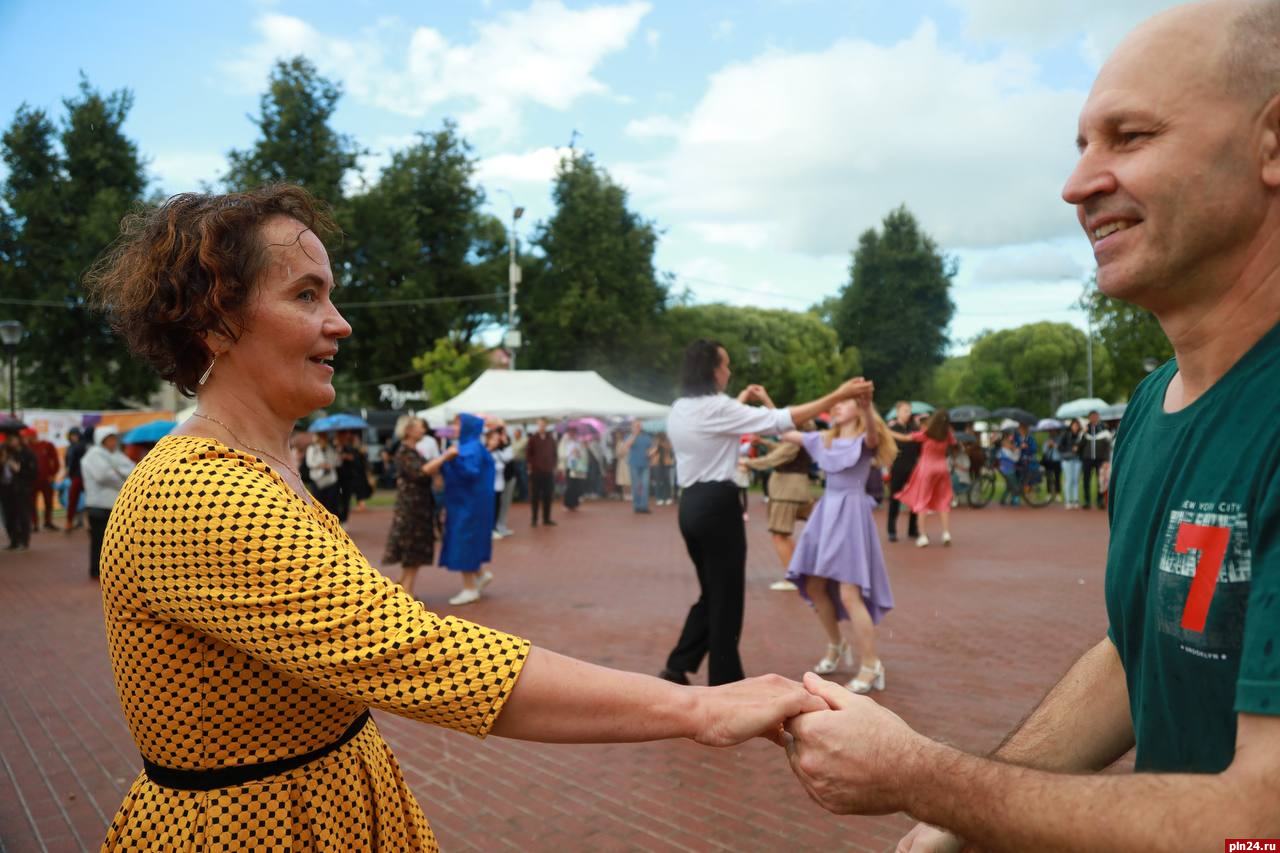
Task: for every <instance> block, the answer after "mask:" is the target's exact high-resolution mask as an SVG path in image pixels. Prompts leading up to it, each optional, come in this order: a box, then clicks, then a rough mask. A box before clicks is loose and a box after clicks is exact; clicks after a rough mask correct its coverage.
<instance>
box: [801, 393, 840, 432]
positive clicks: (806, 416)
mask: <svg viewBox="0 0 1280 853" xmlns="http://www.w3.org/2000/svg"><path fill="white" fill-rule="evenodd" d="M843 399H844V397H843V396H841V394H840V392H839V390H836V391H832V392H831V393H830V394H827V395H826V396H825V397H819V398H818V399H816V400H810V401H809V402H808V403H800V404H799V405H796V406H791V407H790V408H791V422H792V423H793V424H795V425H796V427H797V428H798V427H799V426H800V425H801V424H802V423H804V422H805V421H808V420H812V419H813V418H816V417H817V416H818V415H820V414H822V413H823V412H825V411H827V410H828V409H830V408H831V407H832V406H834V405H835V404H836V403H838V402H840V401H841V400H843Z"/></svg>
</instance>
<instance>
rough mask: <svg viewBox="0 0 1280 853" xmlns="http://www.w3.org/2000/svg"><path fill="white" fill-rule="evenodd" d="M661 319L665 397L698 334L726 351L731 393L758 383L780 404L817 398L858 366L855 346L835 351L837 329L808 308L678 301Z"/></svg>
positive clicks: (673, 389) (670, 392) (672, 394)
mask: <svg viewBox="0 0 1280 853" xmlns="http://www.w3.org/2000/svg"><path fill="white" fill-rule="evenodd" d="M663 324H664V325H665V326H666V329H667V336H668V340H669V341H670V343H669V345H668V346H667V348H666V351H665V353H663V356H664V359H663V361H662V363H664V364H665V365H667V368H666V372H667V376H668V386H669V394H668V395H667V396H668V397H670V396H674V395H675V393H676V385H675V380H676V378H677V374H678V372H679V366H680V359H681V358H682V356H683V352H684V348H685V347H686V346H687V345H688V344H689V343H690V342H692V341H695V340H697V339H698V338H709V339H712V340H716V341H719V342H720V343H722V344H724V346H725V349H726V350H727V351H728V352H729V359H730V364H731V369H732V371H733V377H732V379H731V380H730V386H729V392H730V393H733V394H736V393H738V391H740V390H741V389H742V388H743V387H745V386H747V385H749V384H752V383H758V384H760V385H763V386H764V387H765V389H766V390H767V391H768V392H769V395H770V396H771V397H772V398H773V400H774V402H776V403H777V404H778V405H779V406H785V405H788V404H791V403H796V402H803V401H805V400H812V399H813V398H815V397H820V396H822V395H823V394H825V393H827V392H828V391H830V390H831V389H832V388H834V387H835V386H836V385H837V384H839V383H840V382H841V381H842V380H844V379H847V378H849V377H850V376H854V375H856V374H857V373H858V371H859V359H858V352H857V350H855V349H846V350H845V351H844V352H839V351H838V347H837V344H836V334H835V332H834V331H833V330H832V329H831V327H830V326H828V325H826V324H825V323H823V322H822V319H821V318H820V317H818V316H817V315H816V314H814V313H811V312H799V311H785V310H781V309H766V308H750V307H739V306H733V305H680V306H676V307H673V308H671V309H669V310H668V311H667V313H666V318H665V319H664V321H663ZM753 350H754V353H755V356H756V361H755V363H754V364H753V363H752V358H751V356H752V352H753Z"/></svg>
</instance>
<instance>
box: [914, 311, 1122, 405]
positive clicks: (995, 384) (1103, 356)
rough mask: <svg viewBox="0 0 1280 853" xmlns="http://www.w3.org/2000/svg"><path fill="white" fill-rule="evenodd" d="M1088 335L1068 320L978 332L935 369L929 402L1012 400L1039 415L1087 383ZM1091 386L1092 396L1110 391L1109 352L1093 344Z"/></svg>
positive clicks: (1009, 402)
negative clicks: (965, 347) (964, 349)
mask: <svg viewBox="0 0 1280 853" xmlns="http://www.w3.org/2000/svg"><path fill="white" fill-rule="evenodd" d="M1087 347H1088V339H1087V337H1086V336H1085V333H1084V332H1082V331H1080V330H1079V329H1077V328H1076V327H1075V326H1072V325H1071V324H1069V323H1049V322H1042V323H1030V324H1028V325H1025V326H1019V327H1017V328H1015V329H1001V330H1000V331H998V332H983V333H982V334H981V335H979V336H978V338H977V340H975V341H974V343H973V347H972V348H971V349H970V350H969V354H968V355H967V356H962V357H958V358H954V359H948V360H947V361H946V362H944V363H943V364H942V365H941V366H940V367H939V368H938V369H937V371H936V372H935V374H934V377H933V382H932V383H931V384H930V386H929V388H930V392H931V393H933V394H936V397H935V398H933V399H931V401H930V402H933V403H934V404H935V405H946V406H952V405H956V404H958V403H977V404H978V405H982V406H986V407H988V408H997V407H1000V406H1018V407H1020V408H1023V409H1027V410H1029V411H1032V412H1035V413H1036V414H1038V415H1040V416H1042V417H1043V416H1046V415H1052V414H1053V412H1054V410H1055V409H1057V407H1058V405H1059V404H1061V403H1064V402H1066V401H1067V400H1071V399H1075V398H1077V397H1083V396H1084V395H1085V392H1086V390H1087V385H1088V373H1087V370H1088V368H1087V365H1088V355H1087V352H1086V350H1087ZM1093 387H1094V394H1095V396H1098V397H1103V398H1106V399H1110V398H1111V395H1112V394H1113V371H1112V366H1111V358H1110V356H1109V355H1108V354H1107V351H1106V350H1105V349H1103V348H1102V347H1100V346H1097V345H1096V343H1095V346H1094V348H1093Z"/></svg>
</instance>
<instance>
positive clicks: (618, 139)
mask: <svg viewBox="0 0 1280 853" xmlns="http://www.w3.org/2000/svg"><path fill="white" fill-rule="evenodd" d="M1170 5H1173V4H1172V3H1170V2H1167V0H1126V2H1124V3H1116V2H1114V0H1107V2H1102V0H1077V2H1076V3H1073V4H1062V3H1048V2H1025V0H934V2H912V0H899V2H896V3H886V2H878V0H734V2H721V0H702V2H696V3H691V2H684V0H648V2H644V1H643V0H619V2H607V0H606V2H599V3H586V2H570V1H569V0H510V1H509V2H508V0H474V2H464V0H457V2H453V0H448V1H446V0H418V2H408V0H405V1H404V2H372V1H371V0H369V1H368V2H366V0H347V1H346V2H342V3H328V2H314V0H313V2H308V3H300V2H290V0H277V2H264V0H223V2H220V3H216V4H213V3H210V4H188V3H172V2H164V3H161V2H135V3H130V4H91V3H88V2H78V3H71V4H68V5H67V6H65V7H62V6H50V5H49V4H47V3H43V2H31V0H3V2H0V79H3V80H4V81H5V84H4V85H3V86H2V87H0V118H2V119H3V121H4V123H5V124H6V125H7V124H8V122H9V121H11V120H12V116H13V112H14V110H15V109H16V108H17V107H18V105H19V104H21V103H23V102H26V103H28V104H31V105H34V106H39V107H44V108H46V109H48V110H50V111H51V112H53V113H55V114H58V113H59V112H60V109H61V107H60V100H61V99H62V98H63V97H66V96H69V95H71V94H73V93H74V92H75V88H76V85H77V80H78V75H79V73H80V72H81V71H82V70H83V72H84V73H85V74H86V75H87V76H88V78H89V80H90V81H91V82H92V83H93V84H94V85H95V86H97V87H99V88H101V89H104V90H110V89H116V88H121V87H127V88H129V89H131V90H132V91H133V93H134V96H135V102H134V107H133V111H132V112H131V114H130V118H129V122H128V125H127V127H126V130H127V132H128V133H129V134H130V136H131V137H132V138H133V139H134V140H135V141H137V142H138V144H139V145H140V147H141V149H142V151H143V152H144V154H145V156H146V157H147V158H148V159H149V161H150V170H151V174H152V176H153V178H154V185H155V187H157V188H159V189H162V190H164V191H166V192H178V191H182V190H188V189H198V188H199V184H200V182H201V181H211V180H215V179H216V178H217V177H218V176H219V175H220V174H221V172H222V171H223V170H224V169H225V156H226V152H227V151H228V150H230V149H232V148H240V147H246V146H248V145H249V144H250V143H251V142H252V141H253V139H254V137H255V133H256V129H255V128H254V126H253V125H252V123H251V121H250V116H251V115H253V114H256V113H257V109H258V97H259V95H260V94H261V92H262V91H263V89H264V88H265V82H266V79H267V74H268V71H269V69H270V66H271V64H272V62H273V61H274V60H275V59H276V58H278V57H285V56H290V55H293V54H296V53H303V54H306V55H307V56H308V57H309V58H310V59H311V60H312V61H313V62H315V64H316V65H317V66H318V67H319V68H320V70H321V72H322V73H324V74H325V75H326V76H328V77H330V78H331V79H334V80H337V81H340V82H341V84H342V86H343V89H344V91H345V96H344V98H343V100H342V102H341V105H340V107H339V111H338V113H337V115H336V118H335V124H336V126H337V128H338V129H339V130H340V131H342V132H345V133H348V134H351V135H352V136H354V137H355V138H356V139H357V140H358V141H359V142H360V143H361V144H362V145H363V146H364V147H366V148H368V149H370V151H371V152H372V154H371V156H370V157H368V158H366V160H365V162H364V164H363V169H364V171H365V173H366V174H368V175H370V176H373V175H376V174H377V171H378V169H379V168H380V166H381V165H382V164H383V163H385V162H386V160H387V157H388V153H389V152H390V151H393V150H395V149H397V148H400V147H403V146H404V145H405V144H406V142H407V141H409V140H412V138H413V134H414V133H415V132H416V131H418V130H431V129H434V128H436V127H438V126H439V124H440V122H441V121H442V120H443V119H444V118H446V117H453V118H455V119H457V121H458V122H459V123H460V125H461V128H462V130H463V132H464V134H465V135H466V137H467V138H468V139H469V140H470V141H471V143H472V144H473V145H474V149H475V154H476V156H477V157H478V158H479V161H480V163H479V180H480V182H481V183H482V185H483V186H484V187H485V189H486V190H487V191H488V196H489V200H490V204H491V206H492V208H493V210H494V212H495V213H497V214H499V215H501V216H503V218H507V217H509V215H510V210H511V199H514V200H515V202H516V203H518V204H520V205H522V206H524V207H526V208H527V209H528V213H527V214H526V219H525V220H522V226H521V227H522V231H524V232H525V233H527V230H528V228H529V224H530V223H531V220H532V221H536V220H538V219H542V218H545V217H546V216H547V215H548V213H549V212H550V199H549V186H550V178H551V175H552V173H553V171H554V168H555V164H556V162H557V161H558V159H559V157H560V156H561V154H562V152H564V151H565V150H566V147H567V146H568V145H569V144H570V143H571V142H572V144H574V145H576V146H577V147H578V148H583V149H587V150H590V151H591V152H593V153H594V154H595V155H596V157H597V158H598V160H599V162H600V163H601V164H602V165H603V166H604V167H605V168H607V169H608V170H609V171H610V172H611V173H612V174H613V176H614V177H615V179H617V180H618V181H619V182H621V183H622V184H624V185H625V186H627V187H628V188H629V190H630V192H631V204H632V207H633V208H634V209H635V210H637V211H638V212H640V213H641V214H643V215H644V216H646V217H648V218H650V219H653V220H654V221H655V222H656V223H657V224H658V226H659V228H660V229H661V231H662V240H661V243H660V248H659V251H658V258H657V261H658V265H659V267H660V268H661V269H663V270H665V271H668V272H670V273H672V274H674V276H675V277H676V281H677V285H678V286H679V287H681V288H687V289H688V290H689V291H690V292H691V294H692V295H693V297H694V299H695V300H696V301H699V302H713V301H723V302H730V303H735V304H751V305H762V306H770V307H785V308H797V309H798V308H804V307H805V306H807V305H810V304H812V303H814V302H816V301H817V300H819V299H821V298H822V297H824V296H827V295H830V294H834V293H835V292H836V291H837V290H838V289H839V287H840V286H841V284H842V283H843V282H844V281H845V280H846V279H847V277H848V264H849V252H850V250H851V249H852V248H853V246H854V245H855V244H856V241H857V238H858V235H859V234H860V233H861V232H862V231H863V230H865V229H866V228H868V227H872V226H875V225H876V224H878V222H879V221H880V219H881V218H882V217H883V216H884V215H885V213H887V212H888V211H889V210H890V209H892V208H893V207H895V206H897V205H899V204H902V203H905V204H906V205H907V206H908V207H909V208H910V209H911V210H912V211H914V212H915V213H916V214H917V216H919V218H920V219H921V221H922V222H923V224H924V226H925V228H926V229H927V230H928V231H929V232H930V233H931V234H932V235H933V236H934V237H935V238H936V239H937V240H938V242H939V244H940V245H941V246H942V247H943V248H944V249H945V250H946V251H947V252H948V253H950V254H952V255H953V256H955V257H956V258H957V259H958V261H959V270H960V272H959V275H958V278H957V286H956V290H955V294H954V295H955V300H956V303H957V313H956V318H955V320H954V321H953V324H952V329H951V333H952V337H953V340H954V341H955V347H956V349H957V350H963V349H964V348H965V346H964V341H965V340H966V339H969V338H971V337H972V336H973V335H975V334H977V333H978V332H979V331H981V330H982V329H986V328H1003V327H1008V326H1016V325H1020V324H1022V323H1028V322H1033V321H1035V320H1040V319H1051V320H1057V321H1066V322H1073V323H1077V324H1081V323H1083V317H1082V316H1081V315H1080V313H1079V312H1078V311H1075V310H1073V309H1072V305H1073V303H1074V301H1075V299H1076V297H1077V296H1078V294H1079V292H1080V287H1081V282H1082V281H1083V280H1084V279H1085V278H1086V277H1087V276H1088V275H1089V273H1090V271H1091V263H1092V256H1091V253H1090V251H1089V247H1088V243H1087V241H1086V240H1085V239H1084V237H1083V235H1082V234H1081V233H1080V231H1079V227H1078V226H1077V225H1076V223H1075V219H1074V216H1073V214H1072V211H1071V209H1070V208H1069V207H1068V206H1067V205H1066V204H1064V203H1063V202H1062V201H1061V199H1060V198H1059V191H1060V189H1061V186H1062V183H1063V181H1064V179H1065V178H1066V176H1067V174H1068V173H1069V172H1070V170H1071V167H1072V164H1073V162H1074V160H1075V150H1074V139H1075V120H1076V114H1077V112H1078V111H1079V108H1080V106H1081V104H1082V103H1083V101H1084V98H1085V95H1086V93H1087V91H1088V88H1089V85H1090V83H1091V81H1092V78H1093V76H1094V74H1095V73H1096V71H1097V68H1098V66H1099V65H1100V63H1101V62H1102V60H1103V59H1104V58H1105V57H1106V55H1107V53H1108V52H1109V51H1110V50H1111V48H1112V47H1114V45H1115V44H1116V43H1117V42H1118V41H1119V39H1120V37H1121V36H1122V35H1123V33H1124V32H1125V31H1126V30H1127V29H1128V28H1130V27H1131V26H1132V25H1133V24H1134V23H1136V22H1137V21H1139V20H1141V19H1142V18H1144V17H1146V16H1147V15H1149V14H1151V13H1152V12H1154V11H1158V10H1159V9H1161V8H1165V7H1167V6H1170ZM59 9H61V11H58V10H59Z"/></svg>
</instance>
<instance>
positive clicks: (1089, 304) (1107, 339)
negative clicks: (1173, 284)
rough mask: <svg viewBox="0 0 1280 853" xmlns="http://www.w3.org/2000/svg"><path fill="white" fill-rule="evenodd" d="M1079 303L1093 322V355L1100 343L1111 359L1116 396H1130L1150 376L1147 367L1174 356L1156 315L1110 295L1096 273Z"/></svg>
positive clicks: (1095, 353)
mask: <svg viewBox="0 0 1280 853" xmlns="http://www.w3.org/2000/svg"><path fill="white" fill-rule="evenodd" d="M1080 303H1081V307H1083V308H1084V309H1085V310H1086V311H1088V312H1089V319H1090V321H1091V322H1092V323H1093V332H1094V336H1095V339H1096V342H1097V344H1096V345H1095V350H1094V355H1095V356H1096V355H1097V348H1098V345H1100V347H1101V348H1102V349H1104V350H1106V352H1107V354H1108V355H1109V356H1110V358H1111V364H1112V365H1113V369H1114V372H1115V375H1114V390H1115V392H1116V394H1117V395H1119V396H1124V397H1126V398H1127V397H1128V396H1129V395H1130V394H1132V393H1133V389H1134V388H1136V387H1137V385H1138V383H1139V382H1141V381H1142V380H1143V378H1144V377H1145V376H1146V375H1147V373H1148V370H1147V367H1148V366H1150V365H1151V364H1158V363H1160V362H1163V361H1165V360H1167V359H1170V358H1173V344H1171V343H1169V339H1168V338H1167V337H1165V334H1164V329H1162V328H1160V323H1159V322H1158V321H1157V320H1156V318H1155V315H1154V314H1152V313H1151V312H1150V311H1148V310H1146V309H1145V308H1139V307H1138V306H1136V305H1131V304H1129V303H1128V302H1122V301H1120V300H1119V299H1112V298H1111V297H1110V296H1107V295H1106V294H1105V293H1103V292H1102V291H1101V290H1099V289H1098V280H1097V275H1096V274H1095V275H1094V277H1093V279H1092V280H1090V281H1089V282H1088V283H1087V284H1086V285H1085V289H1084V293H1083V295H1082V296H1081V298H1080Z"/></svg>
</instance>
